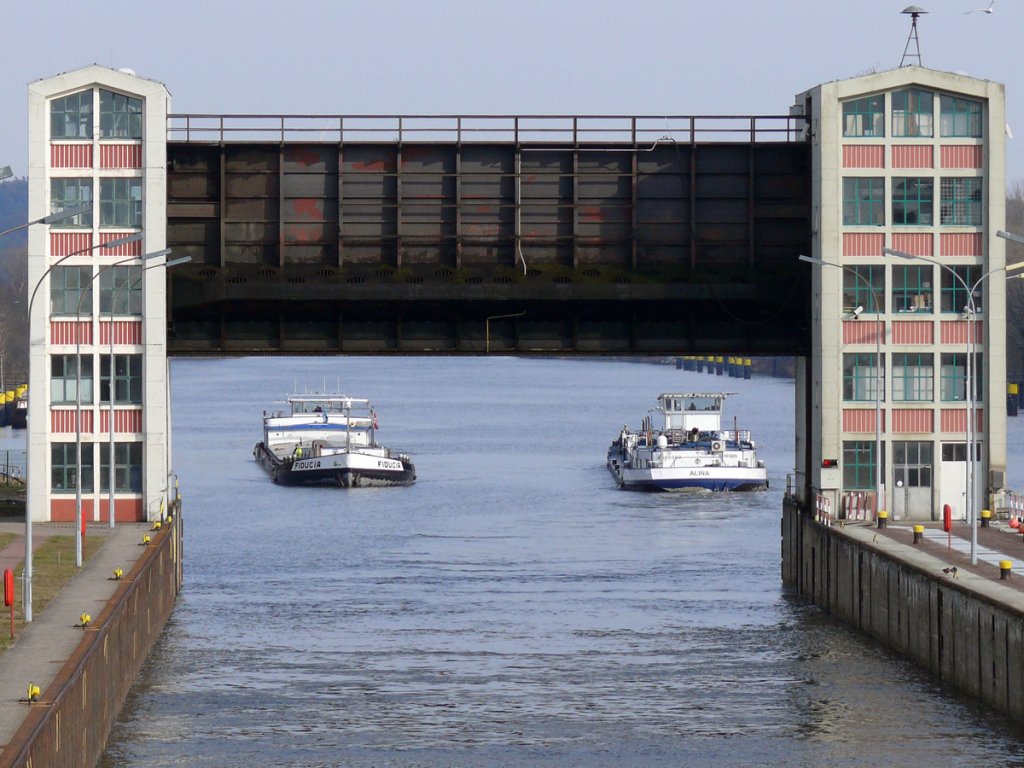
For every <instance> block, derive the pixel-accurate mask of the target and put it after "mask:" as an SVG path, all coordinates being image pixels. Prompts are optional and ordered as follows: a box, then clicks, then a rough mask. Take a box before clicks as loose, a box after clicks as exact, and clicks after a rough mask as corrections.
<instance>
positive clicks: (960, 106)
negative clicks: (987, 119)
mask: <svg viewBox="0 0 1024 768" xmlns="http://www.w3.org/2000/svg"><path fill="white" fill-rule="evenodd" d="M939 115H940V116H939V135H940V136H967V137H972V138H980V137H981V102H980V101H971V100H970V99H958V98H957V97H956V96H942V97H940V98H939Z"/></svg>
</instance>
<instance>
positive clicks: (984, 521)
mask: <svg viewBox="0 0 1024 768" xmlns="http://www.w3.org/2000/svg"><path fill="white" fill-rule="evenodd" d="M991 520H992V511H991V510H988V509H983V510H981V527H982V528H988V524H989V523H990V522H991Z"/></svg>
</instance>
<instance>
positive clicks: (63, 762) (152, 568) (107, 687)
mask: <svg viewBox="0 0 1024 768" xmlns="http://www.w3.org/2000/svg"><path fill="white" fill-rule="evenodd" d="M175 506H177V505H175ZM174 511H175V515H174V520H173V522H172V523H170V524H168V525H165V526H164V527H163V529H162V531H161V532H160V533H159V534H158V535H157V536H156V537H155V540H154V543H153V544H152V545H150V547H148V548H147V550H146V552H145V553H144V554H143V556H142V557H140V558H139V560H138V561H137V562H136V564H135V567H134V568H133V569H132V571H131V573H129V574H126V576H125V579H124V581H123V582H122V583H121V585H120V587H119V589H118V591H117V592H116V593H115V595H114V597H113V598H112V599H111V600H110V602H109V603H108V604H107V605H106V607H105V608H104V609H103V612H102V613H101V614H100V615H99V616H98V617H97V619H96V622H95V626H97V627H98V628H99V629H98V630H97V631H95V632H85V633H84V634H83V636H82V642H81V643H79V645H78V648H77V649H75V653H74V654H73V655H72V657H71V658H70V659H68V661H67V662H65V664H64V666H63V667H62V668H61V671H60V673H59V674H58V675H57V678H56V679H55V680H54V681H53V683H52V684H51V685H50V686H49V687H48V688H47V689H46V690H45V691H44V692H43V696H42V698H43V700H45V701H52V702H53V704H52V705H51V706H48V707H39V706H36V707H33V708H32V709H31V711H30V712H29V715H28V717H26V718H25V722H24V723H22V725H21V727H20V728H19V729H18V731H17V733H15V735H14V738H12V739H11V742H10V743H9V744H8V745H7V746H6V748H5V749H4V751H3V752H2V753H0V765H4V766H12V767H13V768H21V767H24V768H33V766H46V767H47V768H64V767H65V766H66V767H67V768H81V766H91V765H96V763H97V762H98V761H99V759H100V756H101V755H102V754H103V750H104V748H105V746H106V741H107V736H108V735H109V734H110V729H111V727H112V726H113V724H114V719H115V718H116V717H117V716H118V714H119V713H120V712H121V707H122V706H123V705H124V701H125V699H126V698H127V696H128V692H129V691H130V690H131V687H132V685H133V683H134V682H135V677H136V675H137V674H138V672H139V669H140V668H141V667H142V663H143V662H144V661H145V659H146V656H147V655H148V654H149V651H150V649H151V648H152V647H153V644H154V643H155V642H156V639H157V638H158V637H159V636H160V633H161V632H162V631H163V628H164V624H165V623H166V622H167V618H168V617H169V616H170V613H171V609H172V608H173V607H174V601H175V598H176V597H177V594H178V590H179V589H180V587H181V573H182V571H181V562H182V528H181V516H180V514H177V512H179V511H180V510H179V509H175V510H174Z"/></svg>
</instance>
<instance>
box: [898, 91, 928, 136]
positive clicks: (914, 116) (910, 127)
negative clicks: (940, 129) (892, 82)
mask: <svg viewBox="0 0 1024 768" xmlns="http://www.w3.org/2000/svg"><path fill="white" fill-rule="evenodd" d="M891 98H892V135H893V136H908V137H913V136H932V135H934V130H933V127H932V121H933V119H934V113H935V108H934V106H933V105H932V94H931V93H929V92H928V91H921V90H918V89H916V88H909V89H907V90H905V91H894V92H893V94H892V96H891Z"/></svg>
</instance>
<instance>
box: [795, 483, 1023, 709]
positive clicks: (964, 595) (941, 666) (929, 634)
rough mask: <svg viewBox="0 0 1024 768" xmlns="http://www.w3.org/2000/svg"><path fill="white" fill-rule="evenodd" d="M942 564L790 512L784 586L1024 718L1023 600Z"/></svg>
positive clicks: (859, 531) (861, 531)
mask: <svg viewBox="0 0 1024 768" xmlns="http://www.w3.org/2000/svg"><path fill="white" fill-rule="evenodd" d="M928 560H931V561H932V563H931V564H929V563H928V562H927V561H928ZM941 565H942V563H941V562H940V561H938V560H936V559H935V558H930V557H929V556H927V555H923V554H919V553H918V552H917V551H916V550H914V549H913V548H912V547H911V546H909V545H902V544H898V543H895V542H892V541H891V540H889V539H883V537H875V536H874V534H873V533H872V531H871V529H870V528H867V527H865V526H858V527H856V528H852V527H851V528H837V527H826V526H823V525H821V524H819V523H817V522H815V521H814V520H813V519H812V518H810V517H806V516H804V515H802V514H801V512H800V510H799V508H798V507H797V506H796V504H795V503H793V502H791V501H788V500H787V502H786V503H785V505H784V508H783V516H782V578H783V582H784V583H785V584H786V586H788V587H792V588H794V589H795V590H796V592H797V594H798V595H799V596H800V597H803V598H805V599H807V600H809V601H810V602H812V603H814V604H815V605H817V606H818V607H819V608H822V609H824V610H825V611H827V612H829V613H831V614H832V615H833V616H835V617H836V618H838V619H841V620H842V621H844V622H846V623H848V624H850V625H852V626H854V627H856V628H858V629H860V630H862V631H864V632H865V633H867V634H868V635H870V636H871V637H873V638H875V639H876V640H878V641H879V642H881V643H882V644H883V645H885V646H886V647H887V648H889V649H891V650H893V651H896V652H898V653H901V654H903V655H905V656H907V657H909V658H911V659H913V660H914V661H916V662H918V664H920V665H921V666H922V667H924V668H925V669H926V670H928V671H929V672H931V673H932V674H933V675H934V676H935V677H936V678H938V679H939V680H941V681H942V682H944V683H947V684H949V685H952V686H954V687H955V688H958V689H959V690H961V691H963V692H965V693H968V694H970V695H971V696H974V697H975V698H977V699H980V700H981V701H983V702H985V703H986V704H989V705H991V706H992V707H994V708H995V709H997V710H1000V711H1002V712H1006V713H1008V714H1010V715H1012V716H1013V717H1015V718H1024V597H1022V596H1021V594H1020V593H1019V592H1017V591H1016V590H1014V589H1011V588H1009V587H1006V586H1004V585H1001V584H998V583H996V582H992V581H988V580H982V579H980V577H977V580H976V581H972V580H969V579H956V580H954V579H950V578H948V577H947V576H945V575H944V574H942V572H941ZM936 572H937V573H936Z"/></svg>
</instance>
